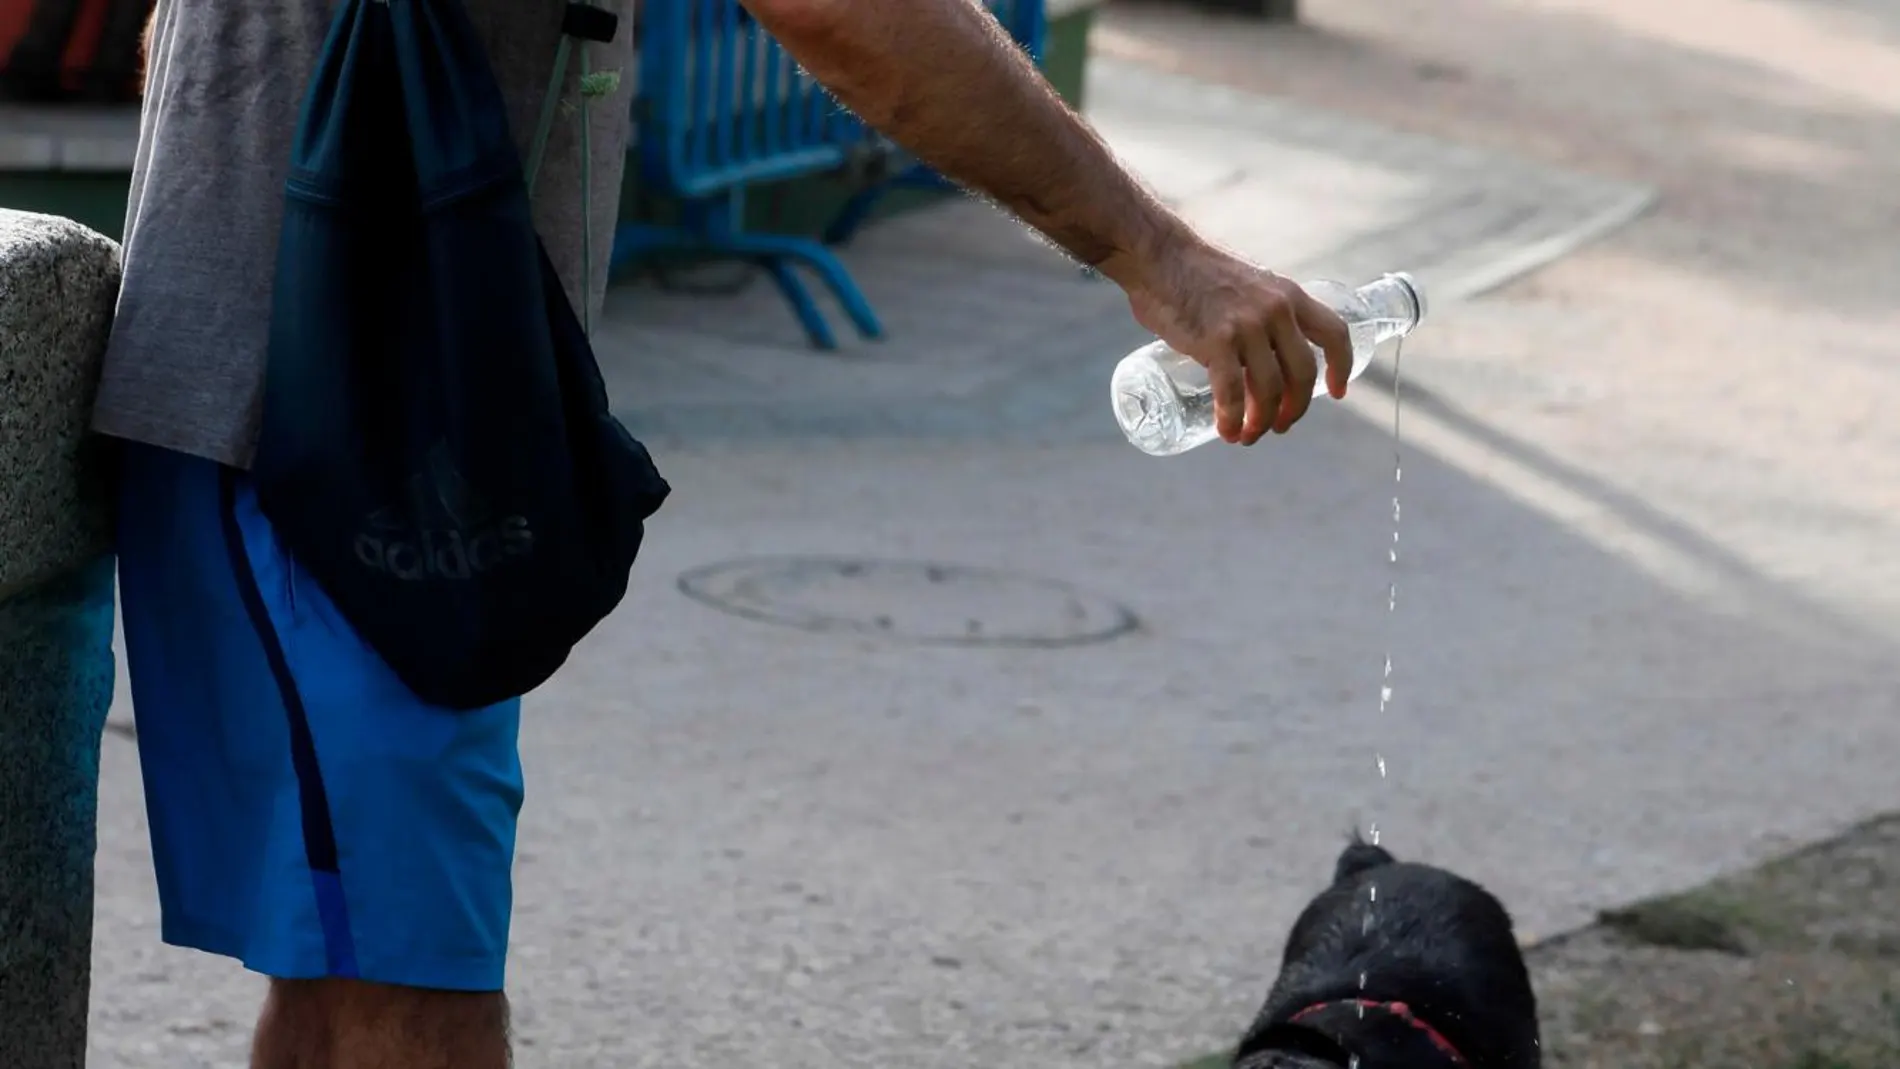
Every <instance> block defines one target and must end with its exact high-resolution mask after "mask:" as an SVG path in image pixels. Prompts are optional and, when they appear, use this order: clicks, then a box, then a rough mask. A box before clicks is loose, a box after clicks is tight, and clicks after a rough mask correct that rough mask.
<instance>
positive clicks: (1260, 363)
mask: <svg viewBox="0 0 1900 1069" xmlns="http://www.w3.org/2000/svg"><path fill="white" fill-rule="evenodd" d="M1240 342H1241V347H1240V355H1241V359H1243V360H1245V361H1246V362H1247V423H1246V426H1245V427H1244V428H1243V429H1242V430H1241V432H1240V444H1241V445H1252V444H1254V443H1255V442H1258V441H1259V440H1260V439H1261V438H1263V437H1265V436H1266V433H1267V432H1268V431H1269V430H1272V429H1273V421H1274V420H1275V419H1277V418H1279V413H1280V398H1281V396H1282V394H1283V392H1284V391H1285V389H1286V382H1285V379H1283V378H1282V377H1281V374H1280V362H1279V361H1278V360H1276V359H1274V355H1273V339H1272V336H1271V335H1270V334H1269V332H1268V331H1267V329H1266V328H1265V327H1259V328H1255V329H1253V330H1249V331H1246V332H1245V333H1243V334H1242V335H1241V336H1240Z"/></svg>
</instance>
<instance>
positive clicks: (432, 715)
mask: <svg viewBox="0 0 1900 1069" xmlns="http://www.w3.org/2000/svg"><path fill="white" fill-rule="evenodd" d="M119 501H120V508H119V519H118V525H119V528H118V552H119V597H120V601H121V611H122V613H123V618H124V627H125V652H126V663H127V668H128V670H129V672H130V675H131V681H132V705H133V715H134V717H135V719H136V723H137V727H138V745H139V761H140V765H141V767H142V769H143V773H144V780H145V804H146V809H147V813H148V816H149V819H150V823H151V829H152V854H153V858H154V862H155V866H156V868H157V871H158V892H159V902H160V905H161V907H162V911H163V937H164V939H165V941H166V942H167V943H172V944H174V945H177V946H187V947H196V948H198V949H200V950H206V951H210V952H211V953H214V954H222V955H226V956H228V957H233V958H237V959H239V960H240V961H242V962H243V963H244V964H245V965H246V966H247V967H249V968H251V969H253V970H255V971H257V972H261V973H264V974H265V975H268V976H273V977H279V978H285V979H305V978H313V977H325V976H333V977H348V978H356V979H362V980H370V981H376V982H380V983H387V984H399V985H402V986H406V987H424V988H439V989H448V990H459V991H497V990H500V989H501V987H502V974H503V965H504V962H505V960H506V956H507V947H508V921H509V914H510V910H511V908H512V906H513V888H512V884H511V878H510V877H511V869H512V866H513V861H514V848H515V822H516V816H517V814H518V813H519V812H520V809H521V791H522V785H521V762H520V757H519V752H518V750H517V748H516V739H517V730H518V728H519V725H520V711H521V703H520V701H519V700H515V701H508V702H504V703H502V704H500V705H495V706H491V707H489V708H487V709H482V710H478V711H474V712H451V711H448V710H445V709H441V708H436V707H433V706H429V705H425V704H423V702H422V701H421V700H420V699H418V698H416V697H415V695H414V694H413V693H411V692H410V691H409V689H408V688H407V687H405V686H404V685H403V684H402V683H401V682H400V681H399V680H398V679H397V678H396V676H395V675H394V673H392V672H391V671H390V669H389V667H388V666H387V665H386V664H384V663H383V661H382V659H381V658H380V657H378V656H377V654H376V653H375V652H374V651H372V650H371V649H369V647H367V646H366V645H364V643H363V642H362V640H361V639H359V638H358V637H357V636H356V634H355V633H354V632H353V631H352V630H351V629H350V627H349V625H348V624H346V623H345V622H344V621H343V620H342V618H341V617H340V616H339V615H338V614H337V611H336V609H335V607H334V606H333V605H331V603H330V601H329V599H328V598H326V597H324V595H323V592H322V591H320V590H318V589H317V586H316V583H315V581H314V580H312V579H311V578H310V577H309V576H308V575H307V574H306V573H304V572H303V571H301V570H300V569H299V568H298V567H297V565H296V563H295V562H293V561H292V560H291V559H290V558H289V556H288V554H287V553H286V552H285V550H284V548H283V546H282V545H281V544H280V543H279V541H278V539H277V536H276V534H275V533H274V532H273V531H272V530H271V527H270V525H269V523H267V522H266V521H265V519H264V517H263V516H262V515H261V514H260V513H259V511H258V507H257V500H256V497H255V496H254V494H253V492H252V488H251V484H250V480H249V479H248V478H246V477H245V476H244V475H243V474H242V473H240V472H237V471H235V470H232V469H229V468H225V467H223V466H220V465H218V464H214V463H212V462H210V461H207V460H200V459H198V458H196V457H190V456H186V455H184V454H182V453H175V452H171V451H169V450H164V449H157V448H153V447H149V446H142V445H128V446H127V447H126V449H125V451H124V467H123V473H122V483H121V489H120V499H119Z"/></svg>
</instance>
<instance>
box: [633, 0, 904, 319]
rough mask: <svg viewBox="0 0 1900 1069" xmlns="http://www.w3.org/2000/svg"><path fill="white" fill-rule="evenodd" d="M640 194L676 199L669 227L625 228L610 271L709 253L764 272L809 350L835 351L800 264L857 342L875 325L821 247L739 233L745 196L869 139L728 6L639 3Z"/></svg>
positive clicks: (837, 162)
mask: <svg viewBox="0 0 1900 1069" xmlns="http://www.w3.org/2000/svg"><path fill="white" fill-rule="evenodd" d="M634 121H635V123H636V124H637V132H636V141H637V144H636V146H635V149H634V151H635V152H636V153H637V158H638V162H639V168H640V175H641V180H642V183H643V185H644V188H645V189H646V190H648V191H651V192H653V193H656V194H659V195H660V196H663V197H667V198H669V199H672V200H673V201H675V202H676V203H677V205H678V207H679V213H680V217H679V219H678V221H677V222H675V223H673V224H671V225H661V224H655V223H651V222H644V221H640V222H630V223H627V224H625V225H622V226H621V227H620V228H619V229H618V231H617V232H616V234H615V236H614V250H613V262H614V264H615V266H619V265H620V264H621V263H623V262H625V261H628V260H632V259H635V258H639V257H645V256H651V255H655V254H661V255H665V254H679V253H687V254H708V255H713V256H722V257H736V258H741V259H747V260H752V261H754V262H756V263H759V264H760V265H761V266H763V267H765V268H766V269H767V270H768V271H770V272H771V274H772V278H773V280H774V281H776V282H777V283H778V286H779V289H780V290H781V291H782V292H783V293H784V295H785V298H786V300H787V301H789V302H790V303H791V305H792V309H793V311H794V312H796V313H797V315H798V318H799V321H800V322H801V323H802V324H803V325H804V327H805V331H806V333H807V334H809V335H810V336H811V340H812V344H814V345H816V346H818V347H820V348H825V349H831V348H836V347H837V338H836V336H835V335H834V334H833V333H832V330H831V326H830V324H828V323H827V322H826V321H825V318H824V315H823V314H822V313H821V312H820V310H819V308H818V304H817V302H816V301H815V300H813V298H812V295H811V291H810V290H808V289H807V288H806V286H805V283H804V280H803V279H801V278H800V277H799V275H798V272H797V267H798V266H800V265H802V266H804V267H807V268H809V269H811V270H812V271H814V272H815V273H816V274H817V275H818V277H819V278H820V279H821V280H822V281H823V282H824V283H825V284H826V285H827V286H829V287H830V288H831V291H832V292H833V294H835V295H836V296H837V298H838V302H839V303H840V304H841V305H843V306H844V310H845V313H846V314H847V315H849V316H850V317H851V320H852V322H853V323H854V324H855V325H856V326H857V328H858V331H859V333H861V334H863V335H864V336H865V337H867V338H876V337H879V336H881V335H882V334H883V326H882V325H881V324H880V323H879V322H878V318H877V314H876V313H875V312H873V311H872V310H871V304H870V302H869V301H868V300H866V299H865V296H864V293H863V291H862V290H860V289H859V288H858V285H857V283H856V282H855V281H854V280H853V279H852V278H851V275H850V272H848V271H847V270H846V269H845V266H844V264H843V263H842V262H840V261H839V260H838V258H837V256H836V255H835V254H833V253H832V251H831V250H830V249H829V248H827V247H825V245H824V243H823V242H820V241H818V240H815V239H812V238H802V237H793V236H789V235H783V234H765V233H757V232H754V231H749V230H747V229H746V228H745V203H746V202H745V196H746V190H747V187H749V186H752V185H756V184H759V183H765V182H776V181H783V180H786V179H790V178H798V177H802V176H805V175H813V174H823V173H826V172H831V171H839V170H842V169H844V168H845V166H846V164H847V162H848V161H849V160H850V159H851V158H852V152H853V149H854V147H855V146H859V145H862V144H863V143H864V142H865V141H866V140H867V138H868V136H869V134H868V132H867V131H866V129H865V127H864V126H863V124H862V123H860V122H859V121H858V120H857V119H856V118H855V117H854V116H852V115H851V114H850V113H849V112H847V111H845V110H844V109H843V108H841V107H840V106H839V105H838V104H837V103H836V102H835V101H834V100H833V99H832V98H831V96H830V94H828V93H827V92H826V91H825V90H824V89H823V88H822V87H821V86H819V85H818V83H817V82H815V81H814V80H812V78H811V77H810V76H809V75H807V74H806V73H805V72H804V71H803V70H802V69H800V68H799V66H798V64H797V63H796V62H795V61H794V60H793V59H792V58H791V56H790V55H788V54H787V53H786V52H785V50H784V48H783V47H782V46H780V45H779V43H778V42H777V41H775V40H773V39H772V37H771V35H769V34H767V33H766V32H765V30H764V29H763V28H762V27H760V26H759V25H758V24H757V23H756V22H754V21H753V20H752V18H751V16H750V15H748V14H747V13H746V12H745V10H744V9H743V8H742V7H740V5H739V2H738V0H645V3H644V5H643V10H642V12H641V27H640V87H639V92H638V94H637V95H636V98H635V101H634Z"/></svg>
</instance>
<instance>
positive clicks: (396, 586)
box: [251, 0, 668, 709]
mask: <svg viewBox="0 0 1900 1069" xmlns="http://www.w3.org/2000/svg"><path fill="white" fill-rule="evenodd" d="M577 8H581V5H570V12H569V20H568V25H567V26H566V27H564V31H565V32H567V33H575V32H577V31H576V29H575V26H576V19H575V18H574V15H575V14H576V10H575V9H577ZM580 14H582V15H583V16H584V17H583V18H582V19H580V20H579V22H580V23H581V24H582V26H583V29H584V28H585V26H586V25H587V24H588V23H589V18H588V17H586V16H591V17H592V25H594V26H595V27H596V28H597V27H598V25H599V21H598V20H599V18H600V17H602V16H604V17H605V18H607V19H608V25H609V29H608V34H609V36H611V19H612V16H611V15H607V14H606V13H605V12H602V11H599V10H598V9H594V8H591V7H586V8H584V9H583V10H582V11H580ZM567 52H568V49H567V46H566V40H565V39H564V40H563V47H562V49H561V55H560V57H559V58H560V63H561V66H562V68H563V69H564V67H565V62H566V56H567ZM560 80H561V78H560V74H559V73H557V75H556V78H555V82H556V84H557V85H558V84H559V82H560ZM554 91H555V90H554V89H551V90H550V92H551V93H552V92H554ZM551 104H552V98H551V99H550V105H551ZM547 114H548V115H550V116H551V115H552V110H551V108H550V110H548V111H547ZM543 132H545V122H544V128H543ZM537 155H538V150H537ZM584 169H585V167H583V170H584ZM530 182H531V179H530V178H529V177H528V176H527V175H526V174H525V173H524V170H523V167H522V162H521V158H520V155H519V153H518V152H517V151H516V149H515V142H514V139H513V136H512V134H511V133H510V130H509V127H508V120H507V111H506V109H505V107H504V105H503V101H502V96H501V92H500V90H499V87H498V86H497V84H496V81H495V77H494V73H493V71H492V69H491V68H490V66H489V63H488V58H487V54H486V52H485V51H484V49H483V46H482V43H481V41H480V39H479V38H478V37H477V36H476V32H475V28H474V26H473V25H472V24H471V22H470V21H469V19H468V15H467V13H466V12H465V11H464V10H463V8H462V4H461V0H343V3H342V4H341V7H340V10H339V11H338V13H337V16H336V21H335V23H334V24H333V26H332V27H331V31H330V35H329V38H328V40H327V41H326V43H325V45H324V49H323V52H322V55H321V57H320V58H319V61H318V66H317V70H316V74H315V75H314V77H313V79H312V81H311V83H310V87H309V91H308V95H307V96H306V98H305V101H304V106H303V114H302V117H301V119H300V121H299V124H298V129H297V135H296V141H295V147H294V150H293V156H292V161H291V171H290V178H289V180H288V182H287V184H286V188H285V212H284V221H283V230H282V234H281V243H280V246H279V251H278V258H277V275H276V281H275V287H276V288H275V293H274V296H273V303H272V312H271V329H270V361H269V366H268V370H267V373H266V380H265V396H264V414H263V426H262V430H261V434H260V437H259V440H258V446H257V453H256V457H255V460H254V462H253V465H252V469H251V475H252V479H253V480H254V483H255V485H256V490H257V497H258V502H259V505H260V507H261V508H262V509H263V512H264V514H265V516H266V517H267V518H268V519H269V520H270V521H271V524H272V526H273V527H275V529H276V531H277V533H278V535H279V537H280V538H281V539H282V540H283V541H284V543H285V546H286V548H287V549H288V550H289V551H290V553H291V555H292V556H293V557H294V558H295V559H296V560H297V562H298V564H299V565H300V566H301V567H302V569H303V570H304V571H305V572H307V573H309V575H310V576H312V577H313V578H314V579H315V580H316V582H317V583H318V585H319V586H321V587H322V589H323V592H324V593H325V594H327V595H328V596H329V598H330V600H331V601H332V602H334V603H335V604H336V606H337V609H338V611H340V612H341V613H342V614H343V616H344V618H345V619H346V620H348V621H349V623H350V624H351V626H352V627H354V628H355V629H356V630H357V632H358V633H359V634H360V635H361V636H362V637H363V639H364V641H366V642H367V643H368V644H369V645H370V646H371V647H372V648H373V649H375V650H376V652H377V653H378V654H380V655H381V656H382V658H383V659H384V660H385V661H386V662H387V663H388V664H389V666H390V667H391V668H392V669H394V670H395V672H396V674H397V675H398V676H399V677H400V678H401V679H402V680H403V682H404V683H406V684H407V685H408V686H409V688H410V689H411V690H413V691H414V692H415V693H416V694H417V696H419V697H420V698H422V699H423V700H425V701H427V702H430V703H432V704H436V705H441V706H446V707H449V708H454V709H473V708H479V707H481V706H484V705H489V704H492V703H494V702H497V701H501V700H503V699H506V698H511V697H515V696H518V695H521V694H525V693H526V692H528V691H529V690H532V689H533V688H535V687H536V686H538V685H540V684H541V683H542V682H544V681H545V680H546V679H547V678H548V677H549V676H550V675H552V674H553V673H554V671H555V670H556V669H557V668H559V667H560V666H561V664H562V663H563V662H565V661H566V659H567V656H568V654H569V652H570V650H571V649H572V648H573V646H574V644H575V643H577V642H578V641H580V639H581V638H582V637H583V636H585V635H586V634H587V633H588V631H590V630H591V629H592V628H593V627H594V626H595V625H596V624H598V623H599V622H600V620H601V619H602V618H603V617H605V616H606V615H607V614H608V613H609V612H611V611H612V610H613V608H614V607H615V605H617V604H618V603H619V602H620V600H621V598H622V597H623V596H624V595H625V593H626V590H627V580H628V573H629V571H630V570H631V568H632V566H633V561H634V557H635V556H636V554H637V553H638V552H639V549H640V543H641V539H642V536H643V533H644V522H645V521H646V519H647V518H648V517H650V516H652V515H653V513H654V512H655V511H657V510H658V509H659V507H660V505H661V503H662V502H663V501H664V500H665V499H666V496H667V493H668V487H667V484H666V482H665V480H663V479H662V478H661V477H660V474H659V472H658V471H657V470H656V469H655V468H654V466H653V462H652V459H651V458H650V457H649V456H648V455H647V451H646V449H645V448H644V447H643V446H641V445H640V443H638V442H637V441H635V440H634V439H633V437H632V436H631V435H629V434H628V433H627V431H626V429H625V428H624V427H622V426H621V425H620V423H619V422H618V421H617V420H615V419H614V417H613V416H612V414H611V413H610V412H609V410H608V403H607V395H606V389H605V387H604V386H603V384H602V382H601V378H600V369H599V367H598V366H597V365H596V364H595V362H594V356H593V352H592V349H591V347H590V345H589V343H588V339H587V335H586V332H585V331H584V330H583V329H582V327H581V324H580V322H579V321H578V319H577V318H576V316H575V313H574V310H573V308H572V306H571V305H570V304H569V303H568V300H567V296H566V294H565V292H564V290H563V289H562V287H561V283H560V281H559V279H558V278H557V276H556V274H555V271H554V267H553V265H552V263H551V261H550V260H549V258H548V255H547V252H546V250H545V249H544V248H543V247H542V244H541V240H540V238H539V236H538V235H537V234H536V232H535V229H534V223H533V219H532V216H531V214H530V211H529V195H530V194H529V186H530Z"/></svg>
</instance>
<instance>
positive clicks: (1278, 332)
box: [1272, 305, 1319, 434]
mask: <svg viewBox="0 0 1900 1069" xmlns="http://www.w3.org/2000/svg"><path fill="white" fill-rule="evenodd" d="M1272 330H1273V348H1274V350H1275V352H1276V353H1277V354H1278V356H1279V358H1280V359H1279V363H1280V373H1281V375H1282V376H1283V378H1284V380H1285V382H1286V397H1285V399H1284V400H1283V401H1282V402H1281V403H1280V404H1279V405H1277V406H1275V407H1274V408H1273V409H1272V413H1273V433H1275V434H1285V433H1286V432H1287V430H1288V429H1289V428H1290V427H1292V426H1293V425H1294V424H1295V423H1298V422H1299V421H1300V417H1301V416H1304V415H1306V410H1307V408H1309V407H1311V405H1312V404H1313V383H1314V382H1315V381H1316V380H1317V379H1318V378H1319V365H1318V363H1317V362H1316V361H1315V360H1314V359H1313V347H1312V346H1311V345H1309V344H1307V341H1306V335H1304V334H1302V333H1300V327H1299V324H1298V323H1296V322H1295V321H1294V318H1293V310H1292V307H1291V306H1290V305H1289V306H1288V308H1287V311H1286V314H1284V315H1280V316H1275V317H1274V319H1273V322H1272Z"/></svg>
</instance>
